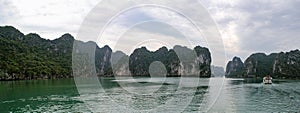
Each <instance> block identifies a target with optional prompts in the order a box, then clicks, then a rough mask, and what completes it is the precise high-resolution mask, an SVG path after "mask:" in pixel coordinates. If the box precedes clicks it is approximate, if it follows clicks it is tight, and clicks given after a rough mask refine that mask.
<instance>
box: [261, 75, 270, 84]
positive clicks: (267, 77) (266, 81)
mask: <svg viewBox="0 0 300 113" xmlns="http://www.w3.org/2000/svg"><path fill="white" fill-rule="evenodd" d="M263 83H264V84H272V77H271V76H270V75H268V76H265V77H264V78H263Z"/></svg>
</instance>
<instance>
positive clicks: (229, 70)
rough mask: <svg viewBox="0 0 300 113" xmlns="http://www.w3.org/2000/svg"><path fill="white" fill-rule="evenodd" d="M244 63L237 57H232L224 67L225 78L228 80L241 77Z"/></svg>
mask: <svg viewBox="0 0 300 113" xmlns="http://www.w3.org/2000/svg"><path fill="white" fill-rule="evenodd" d="M243 71H244V63H243V62H242V60H241V59H240V58H239V57H234V58H233V59H232V61H229V62H228V63H227V66H226V73H225V76H226V77H228V78H236V77H243Z"/></svg>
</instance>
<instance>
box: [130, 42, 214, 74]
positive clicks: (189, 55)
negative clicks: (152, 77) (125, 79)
mask: <svg viewBox="0 0 300 113" xmlns="http://www.w3.org/2000/svg"><path fill="white" fill-rule="evenodd" d="M154 61H159V62H161V63H162V64H164V66H165V68H166V71H167V76H183V75H184V76H190V75H195V74H197V75H200V77H210V76H211V70H210V63H211V56H210V52H209V51H208V49H207V48H203V47H200V46H197V47H195V48H194V50H192V49H189V48H187V47H182V46H174V48H173V49H171V50H168V49H167V48H166V47H162V48H160V49H158V50H157V51H154V52H151V51H149V50H147V49H146V48H145V47H142V48H138V49H136V50H135V51H134V52H133V53H132V54H131V55H130V57H129V69H130V72H131V73H132V75H134V76H149V72H148V69H149V66H150V65H151V63H152V62H154Z"/></svg>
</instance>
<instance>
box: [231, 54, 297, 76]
mask: <svg viewBox="0 0 300 113" xmlns="http://www.w3.org/2000/svg"><path fill="white" fill-rule="evenodd" d="M299 66H300V51H299V50H293V51H290V52H286V53H284V52H281V53H272V54H270V55H266V54H264V53H255V54H252V55H251V56H249V57H248V58H247V59H246V60H245V62H244V69H241V70H240V71H238V72H239V75H240V76H236V74H234V73H232V72H235V71H233V70H234V68H235V66H234V65H233V63H232V61H231V62H229V63H228V64H227V68H226V76H227V77H260V78H262V77H264V76H266V75H271V76H272V77H275V78H290V79H292V78H300V68H299Z"/></svg>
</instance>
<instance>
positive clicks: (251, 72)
mask: <svg viewBox="0 0 300 113" xmlns="http://www.w3.org/2000/svg"><path fill="white" fill-rule="evenodd" d="M275 57H276V54H271V55H266V54H264V53H255V54H252V55H251V56H250V57H248V58H247V59H246V61H245V70H244V72H245V73H244V76H245V77H248V76H249V77H264V76H266V75H269V74H272V68H273V64H274V58H275Z"/></svg>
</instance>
